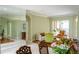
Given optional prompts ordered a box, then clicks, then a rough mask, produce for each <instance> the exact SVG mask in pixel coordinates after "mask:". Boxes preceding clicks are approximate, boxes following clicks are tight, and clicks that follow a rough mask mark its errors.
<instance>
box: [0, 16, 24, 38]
mask: <svg viewBox="0 0 79 59" xmlns="http://www.w3.org/2000/svg"><path fill="white" fill-rule="evenodd" d="M25 23H26V21H21V20H11V19H8V18H5V17H0V25H1V26H2V28H3V29H4V32H5V33H4V36H5V37H8V38H9V37H10V38H12V39H21V33H22V32H23V31H26V29H25V30H23V24H25ZM10 24H11V33H10ZM2 28H1V27H0V33H1V32H2Z"/></svg>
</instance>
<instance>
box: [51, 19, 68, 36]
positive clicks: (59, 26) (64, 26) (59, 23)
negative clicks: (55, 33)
mask: <svg viewBox="0 0 79 59" xmlns="http://www.w3.org/2000/svg"><path fill="white" fill-rule="evenodd" d="M52 30H64V31H65V32H66V34H67V35H68V34H69V20H55V21H52Z"/></svg>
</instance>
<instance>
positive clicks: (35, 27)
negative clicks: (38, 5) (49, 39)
mask: <svg viewBox="0 0 79 59" xmlns="http://www.w3.org/2000/svg"><path fill="white" fill-rule="evenodd" d="M29 17H30V18H28V23H29V26H28V27H29V31H28V32H29V36H30V39H31V40H33V39H35V35H36V34H38V33H41V32H50V25H49V18H48V17H44V16H37V15H32V14H30V15H29Z"/></svg>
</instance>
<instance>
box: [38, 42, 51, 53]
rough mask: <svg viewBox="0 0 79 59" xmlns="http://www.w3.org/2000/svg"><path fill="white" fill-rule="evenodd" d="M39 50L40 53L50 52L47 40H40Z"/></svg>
mask: <svg viewBox="0 0 79 59" xmlns="http://www.w3.org/2000/svg"><path fill="white" fill-rule="evenodd" d="M39 52H40V54H49V52H48V46H47V44H46V43H45V42H43V41H42V42H40V44H39Z"/></svg>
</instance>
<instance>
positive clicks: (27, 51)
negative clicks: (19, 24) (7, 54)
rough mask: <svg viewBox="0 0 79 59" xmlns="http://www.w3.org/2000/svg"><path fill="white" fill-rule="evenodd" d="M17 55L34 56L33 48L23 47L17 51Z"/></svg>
mask: <svg viewBox="0 0 79 59" xmlns="http://www.w3.org/2000/svg"><path fill="white" fill-rule="evenodd" d="M16 53H17V54H32V52H31V48H30V47H28V46H22V47H20V48H19V49H18V50H17V51H16Z"/></svg>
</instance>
